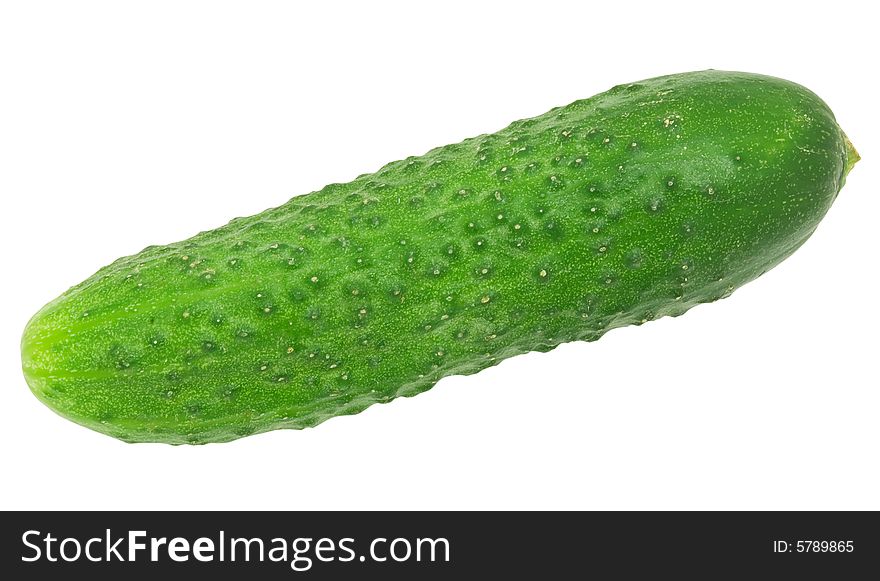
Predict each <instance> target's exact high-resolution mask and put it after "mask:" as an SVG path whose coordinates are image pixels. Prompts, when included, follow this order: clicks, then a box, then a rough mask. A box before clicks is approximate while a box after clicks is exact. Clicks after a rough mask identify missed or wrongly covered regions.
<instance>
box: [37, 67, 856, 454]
mask: <svg viewBox="0 0 880 581" xmlns="http://www.w3.org/2000/svg"><path fill="white" fill-rule="evenodd" d="M848 147H849V145H848V141H847V140H846V137H845V136H844V134H843V132H842V131H841V130H840V128H839V127H838V125H837V123H836V122H835V120H834V116H833V114H832V113H831V111H830V110H829V109H828V107H827V106H826V105H825V104H824V103H823V102H822V101H821V100H820V99H819V98H818V97H817V96H815V95H814V94H813V93H811V92H810V91H808V90H807V89H805V88H803V87H801V86H799V85H796V84H793V83H791V82H788V81H784V80H780V79H776V78H771V77H765V76H759V75H753V74H746V73H734V72H722V71H703V72H695V73H684V74H678V75H671V76H666V77H660V78H656V79H650V80H646V81H642V82H638V83H634V84H630V85H620V86H617V87H615V88H613V89H611V90H610V91H608V92H606V93H603V94H600V95H597V96H595V97H592V98H590V99H586V100H581V101H576V102H574V103H572V104H570V105H568V106H566V107H562V108H556V109H553V110H551V111H549V112H548V113H546V114H544V115H541V116H539V117H535V118H532V119H526V120H522V121H517V122H515V123H513V124H511V125H510V126H509V127H507V128H505V129H504V130H502V131H500V132H498V133H495V134H491V135H481V136H478V137H475V138H472V139H467V140H465V141H463V142H461V143H458V144H454V145H448V146H445V147H440V148H437V149H434V150H432V151H430V152H428V153H427V154H425V155H423V156H421V157H410V158H407V159H405V160H402V161H397V162H394V163H390V164H388V165H386V166H384V167H383V168H382V169H380V170H379V171H377V172H376V173H374V174H370V175H362V176H360V177H358V178H357V179H355V180H354V181H352V182H349V183H347V184H332V185H329V186H327V187H325V188H324V189H322V190H320V191H318V192H314V193H311V194H307V195H304V196H298V197H295V198H293V199H291V200H290V201H289V202H287V203H286V204H284V205H282V206H279V207H277V208H273V209H270V210H267V211H265V212H263V213H261V214H258V215H255V216H251V217H247V218H239V219H236V220H233V221H231V222H230V223H229V224H227V225H225V226H223V227H221V228H218V229H216V230H211V231H208V232H202V233H200V234H198V235H196V236H194V237H192V238H190V239H189V240H185V241H182V242H179V243H175V244H170V245H167V246H152V247H149V248H146V249H145V250H143V251H142V252H140V253H139V254H136V255H134V256H129V257H126V258H122V259H119V260H117V261H116V262H114V263H113V264H111V265H109V266H107V267H105V268H103V269H101V270H99V271H98V272H97V273H96V274H95V275H93V276H92V277H91V278H89V279H88V280H86V281H84V282H83V283H81V284H79V285H77V286H75V287H73V288H71V289H70V290H68V291H67V292H66V293H64V294H63V295H62V296H61V297H59V298H58V299H56V300H55V301H53V302H51V303H49V304H48V305H46V306H45V307H44V308H43V309H42V310H41V311H40V312H39V313H37V314H36V315H35V316H34V317H33V319H32V320H31V321H30V323H29V324H28V326H27V328H26V329H25V333H24V337H23V339H22V360H23V370H24V374H25V377H26V379H27V382H28V384H29V386H30V388H31V390H32V391H33V392H34V394H35V395H36V396H37V397H38V398H39V399H40V400H42V401H43V402H44V403H45V404H46V405H48V406H49V407H50V408H52V409H53V410H54V411H56V412H57V413H59V414H60V415H62V416H64V417H66V418H69V419H71V420H73V421H75V422H78V423H80V424H82V425H84V426H87V427H89V428H92V429H94V430H97V431H100V432H103V433H105V434H109V435H111V436H113V437H116V438H119V439H122V440H125V441H128V442H165V443H170V444H182V443H190V444H200V443H207V442H224V441H229V440H233V439H236V438H239V437H242V436H246V435H249V434H254V433H259V432H265V431H268V430H273V429H278V428H305V427H309V426H314V425H316V424H318V423H320V422H322V421H324V420H326V419H328V418H330V417H333V416H338V415H343V414H353V413H357V412H359V411H362V410H363V409H365V408H366V407H368V406H370V405H371V404H373V403H376V402H387V401H390V400H392V399H393V398H395V397H398V396H412V395H415V394H417V393H420V392H422V391H424V390H427V389H429V388H430V387H431V386H433V385H434V384H435V383H436V382H437V381H438V380H439V379H440V378H442V377H444V376H447V375H456V374H471V373H475V372H477V371H479V370H481V369H483V368H485V367H488V366H490V365H494V364H496V363H498V362H500V361H501V360H503V359H506V358H508V357H512V356H514V355H517V354H521V353H525V352H528V351H547V350H550V349H552V348H554V347H555V346H557V345H559V344H560V343H563V342H567V341H577V340H583V341H593V340H596V339H598V338H599V337H601V336H602V335H603V334H604V333H605V332H607V331H608V330H610V329H613V328H615V327H620V326H624V325H630V324H641V323H643V322H646V321H649V320H653V319H656V318H658V317H662V316H677V315H680V314H682V313H684V312H685V311H687V310H688V309H689V308H691V307H693V306H695V305H697V304H699V303H704V302H711V301H714V300H717V299H720V298H723V297H725V296H727V295H729V294H730V293H731V292H733V290H734V289H736V288H737V287H739V286H741V285H742V284H744V283H746V282H748V281H750V280H752V279H754V278H756V277H757V276H759V275H760V274H762V273H764V272H766V271H767V270H768V269H770V268H772V267H773V266H775V265H776V264H778V263H779V262H780V261H781V260H783V259H784V258H785V257H787V256H788V255H790V254H791V253H792V252H793V251H794V250H795V249H796V248H797V247H799V246H800V245H801V244H802V243H803V242H804V241H805V240H806V239H807V238H808V237H809V236H810V234H811V233H812V232H813V230H814V229H815V228H816V226H817V224H818V222H819V220H820V219H821V218H822V216H823V215H824V214H825V213H826V211H827V210H828V208H829V207H830V205H831V203H832V201H833V200H834V198H835V197H836V195H837V192H838V191H839V189H840V188H841V187H842V185H843V182H844V179H845V175H846V172H847V171H848V170H849V168H850V167H851V165H852V163H854V161H855V159H856V158H855V157H854V156H855V155H856V154H855V152H854V150H850V149H848Z"/></svg>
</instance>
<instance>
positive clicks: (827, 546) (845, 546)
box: [795, 541, 855, 553]
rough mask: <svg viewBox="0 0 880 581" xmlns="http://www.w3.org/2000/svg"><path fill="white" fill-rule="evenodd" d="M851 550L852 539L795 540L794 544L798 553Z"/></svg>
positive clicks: (845, 551) (853, 547)
mask: <svg viewBox="0 0 880 581" xmlns="http://www.w3.org/2000/svg"><path fill="white" fill-rule="evenodd" d="M853 550H855V546H854V545H853V542H852V541H797V544H796V545H795V551H797V552H798V553H852V552H853Z"/></svg>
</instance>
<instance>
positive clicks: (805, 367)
mask: <svg viewBox="0 0 880 581" xmlns="http://www.w3.org/2000/svg"><path fill="white" fill-rule="evenodd" d="M624 5H626V6H625V7H624ZM859 6H870V4H869V3H848V4H847V5H843V4H835V5H833V6H831V7H830V10H831V11H830V12H829V5H828V4H827V3H822V4H817V5H816V6H810V5H809V4H808V3H804V2H797V3H791V4H788V5H785V4H784V3H775V2H755V3H752V2H747V1H739V2H735V3H724V4H718V5H717V7H716V5H715V3H711V2H703V3H699V4H694V5H684V4H680V3H676V2H668V1H667V2H652V3H644V4H643V5H641V6H638V4H637V3H635V2H629V3H622V2H605V3H604V6H596V5H593V3H587V2H571V3H561V2H552V1H549V0H542V1H540V2H533V3H523V4H520V3H516V2H503V3H477V2H461V3H459V2H449V1H447V2H443V3H433V4H432V5H430V6H429V5H423V4H422V3H416V2H406V3H400V4H388V3H374V2H359V3H354V2H352V3H350V4H347V3H340V2H236V3H233V2H218V1H211V2H181V1H172V2H164V1H153V2H119V1H111V2H88V1H84V2H54V3H53V2H40V1H31V2H4V3H3V4H2V8H0V199H2V215H0V216H2V228H0V236H2V241H0V248H2V254H0V265H2V267H0V295H2V296H0V306H2V309H0V316H2V324H0V380H2V381H0V446H2V459H0V466H2V469H0V470H2V476H0V508H4V509H12V508H22V509H56V508H64V509H74V508H94V509H123V508H132V509H134V508H138V509H159V508H170V509H188V508H196V509H202V508H212V509H223V508H226V509H258V508H262V509H348V508H357V509H360V508H373V509H416V508H437V509H447V508H466V509H478V508H493V509H494V508H530V509H531V508H540V509H549V508H556V509H572V508H582V509H709V508H712V509H746V508H749V509H880V494H878V491H880V462H878V445H880V419H878V418H880V389H878V388H880V382H878V379H877V376H878V372H877V359H878V353H877V348H878V336H877V333H878V329H880V308H878V305H877V300H878V299H877V293H878V283H880V275H878V267H877V264H878V254H877V248H878V234H877V224H878V218H880V196H878V192H877V183H878V172H877V169H876V168H877V165H876V159H877V158H878V155H880V152H878V135H880V131H878V129H880V128H878V126H877V116H878V115H877V92H876V90H874V89H875V87H874V86H872V84H873V83H874V82H875V81H876V74H875V72H876V66H875V65H876V55H877V54H878V52H880V51H878V46H877V41H876V37H877V34H876V21H875V20H874V19H872V16H871V15H869V14H868V13H867V10H868V9H866V8H859ZM871 55H874V56H871ZM705 68H716V69H735V70H745V71H752V72H761V73H766V74H770V75H776V76H781V77H785V78H788V79H790V80H793V81H796V82H799V83H801V84H803V85H806V86H807V87H809V88H811V89H812V90H814V91H815V92H816V93H818V94H819V95H820V96H821V97H823V98H824V99H825V100H826V101H827V102H828V103H829V104H830V105H831V107H832V108H833V109H834V111H835V113H836V114H837V117H838V120H839V122H840V124H841V126H842V127H843V128H844V130H845V131H846V132H847V133H848V134H849V136H850V138H851V139H852V141H853V143H854V144H855V145H856V147H857V148H858V149H859V151H860V152H861V154H862V157H863V158H864V159H863V161H862V162H861V163H860V164H859V165H858V166H857V167H856V168H855V170H854V171H853V172H852V174H851V175H850V178H849V181H848V183H847V186H846V188H845V189H844V191H843V193H842V194H841V196H840V197H839V198H838V201H837V202H836V203H835V205H834V207H833V208H832V210H831V212H830V213H829V214H828V216H827V218H826V219H825V221H824V222H823V223H822V225H821V227H820V228H819V230H818V231H817V232H816V234H815V236H813V238H812V239H811V240H810V241H809V242H808V243H807V244H806V245H805V246H804V247H803V248H802V249H801V250H800V251H798V252H797V253H796V254H795V255H794V256H793V257H792V258H790V259H789V260H788V261H786V262H785V263H784V264H782V265H781V266H779V267H778V268H776V269H775V270H773V271H772V272H770V273H769V274H767V275H766V276H764V277H763V278H761V279H760V280H758V281H756V282H754V283H752V284H750V285H748V286H746V287H745V288H743V289H741V290H739V291H738V292H736V293H735V294H734V296H733V297H732V298H730V299H728V300H726V301H722V302H720V303H716V304H712V305H705V306H700V307H698V308H696V309H694V310H693V311H691V312H689V313H688V314H687V315H686V316H684V317H682V318H678V319H665V320H662V321H659V322H655V323H650V324H648V325H645V326H643V327H640V328H626V329H621V330H617V331H614V332H612V333H610V334H609V335H608V336H606V337H605V338H603V339H602V340H601V341H599V342H597V343H592V344H586V343H577V344H568V345H563V346H561V347H560V348H558V349H557V350H555V351H553V352H551V353H547V354H530V355H525V356H521V357H517V358H515V359H512V360H508V361H506V362H504V363H502V364H501V365H499V366H498V367H495V368H492V369H488V370H486V371H484V372H482V373H479V374H478V375H474V376H470V377H453V378H448V379H445V380H443V381H442V382H440V384H439V385H438V386H437V387H435V388H434V389H433V390H431V391H429V392H427V393H425V394H423V395H420V396H418V397H416V398H412V399H402V400H397V401H395V402H393V403H391V404H389V405H384V406H374V407H372V408H370V409H369V410H367V411H366V412H364V413H362V414H360V415H358V416H353V417H344V418H336V419H333V420H330V421H329V422H327V423H325V424H322V425H321V426H319V427H318V428H316V429H311V430H306V431H276V432H272V433H268V434H263V435H259V436H254V437H249V438H245V439H242V440H238V441H236V442H233V443H230V444H223V445H209V446H202V447H186V446H184V447H171V446H165V445H155V444H149V445H146V444H144V445H126V444H123V443H121V442H118V441H115V440H113V439H111V438H108V437H106V436H102V435H100V434H97V433H93V432H91V431H89V430H86V429H84V428H81V427H79V426H76V425H75V424H73V423H70V422H67V421H65V420H62V419H61V418H59V417H57V416H56V415H55V414H54V413H52V412H51V411H50V410H49V409H48V408H46V407H44V406H43V405H42V404H40V403H39V402H38V401H37V400H36V399H35V398H34V397H33V396H32V395H31V394H30V392H29V390H28V388H27V385H26V384H25V382H24V379H23V378H22V375H21V371H20V362H19V338H20V334H21V331H22V329H23V328H24V325H25V323H26V322H27V320H28V318H29V317H30V316H31V315H32V314H33V313H34V312H36V311H37V309H39V308H40V307H41V306H42V305H43V304H44V303H46V302H48V301H49V300H50V299H52V298H54V297H55V296H56V295H58V294H60V293H61V292H62V291H64V290H65V289H66V288H67V287H68V286H70V285H72V284H74V283H77V282H79V281H80V280H82V279H84V278H86V277H87V276H88V275H90V274H91V273H92V272H94V271H95V270H96V269H97V268H98V267H100V266H102V265H104V264H106V263H109V262H110V261H112V260H113V259H115V258H117V257H118V256H121V255H125V254H131V253H134V252H137V251H139V250H140V249H141V248H143V247H144V246H146V245H148V244H152V243H167V242H172V241H175V240H179V239H183V238H186V237H188V236H190V235H192V234H194V233H196V232H198V231H201V230H204V229H208V228H212V227H215V226H218V225H221V224H224V223H225V222H226V221H228V220H229V219H230V218H232V217H235V216H241V215H248V214H253V213H256V212H259V211H260V210H263V209H265V208H267V207H269V206H274V205H278V204H279V203H281V202H283V201H285V200H286V199H287V198H289V197H290V196H292V195H295V194H301V193H306V192H309V191H313V190H316V189H319V188H320V187H322V186H323V185H324V184H326V183H329V182H336V181H348V180H350V179H352V178H354V177H355V176H357V175H358V174H360V173H364V172H370V171H373V170H375V169H377V168H378V167H379V166H381V165H382V164H384V163H385V162H387V161H391V160H394V159H399V158H402V157H405V156H407V155H410V154H420V153H423V152H425V151H426V150H428V149H429V148H431V147H433V146H436V145H442V144H445V143H451V142H456V141H459V140H461V139H463V138H465V137H469V136H472V135H475V134H478V133H484V132H493V131H496V130H498V129H500V128H502V127H504V126H505V125H507V124H508V123H509V122H510V121H513V120H514V119H518V118H522V117H528V116H533V115H538V114H541V113H543V112H545V111H546V110H548V109H550V108H551V107H553V106H556V105H563V104H566V103H568V102H570V101H572V100H575V99H578V98H584V97H588V96H591V95H593V94H595V93H598V92H601V91H604V90H606V89H608V88H610V87H611V86H612V85H615V84H618V83H624V82H630V81H636V80H639V79H642V78H647V77H652V76H657V75H661V74H667V73H674V72H683V71H688V70H695V69H705Z"/></svg>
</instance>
